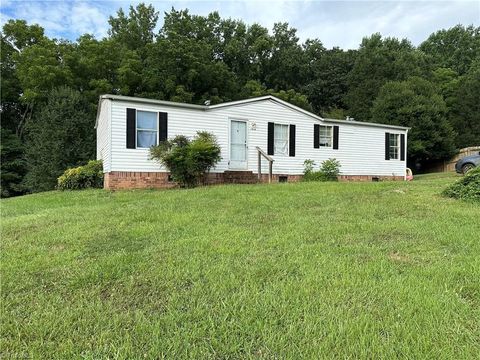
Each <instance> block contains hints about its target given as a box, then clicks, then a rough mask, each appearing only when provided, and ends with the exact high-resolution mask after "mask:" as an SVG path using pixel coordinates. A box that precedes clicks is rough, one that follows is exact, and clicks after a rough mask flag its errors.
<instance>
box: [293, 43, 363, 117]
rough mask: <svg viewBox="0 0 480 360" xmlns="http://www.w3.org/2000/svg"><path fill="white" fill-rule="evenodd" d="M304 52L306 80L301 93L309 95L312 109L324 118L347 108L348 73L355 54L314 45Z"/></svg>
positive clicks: (306, 48)
mask: <svg viewBox="0 0 480 360" xmlns="http://www.w3.org/2000/svg"><path fill="white" fill-rule="evenodd" d="M312 47H313V49H312ZM305 52H306V62H305V65H304V67H305V69H304V71H305V75H304V77H305V79H306V80H305V85H304V86H303V88H302V92H303V93H304V94H306V95H307V96H308V100H309V101H310V103H311V104H312V107H313V110H315V111H316V112H317V113H320V114H322V115H325V114H326V113H330V112H332V111H335V110H337V111H338V109H346V108H347V104H346V103H345V94H346V92H347V90H348V74H349V73H350V72H351V71H352V68H353V65H354V63H355V56H356V51H354V50H349V51H343V50H341V49H339V48H333V49H331V50H325V49H323V46H320V44H319V43H317V42H314V43H312V42H307V43H306V44H305Z"/></svg>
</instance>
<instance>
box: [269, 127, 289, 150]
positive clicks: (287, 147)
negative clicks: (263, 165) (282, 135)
mask: <svg viewBox="0 0 480 360" xmlns="http://www.w3.org/2000/svg"><path fill="white" fill-rule="evenodd" d="M277 126H281V127H286V128H287V138H286V140H284V139H281V141H286V143H287V145H286V149H287V150H286V153H278V152H277V140H278V141H280V139H277V137H276V136H275V134H276V131H275V128H276V127H277ZM289 152H290V124H284V123H273V155H274V156H289Z"/></svg>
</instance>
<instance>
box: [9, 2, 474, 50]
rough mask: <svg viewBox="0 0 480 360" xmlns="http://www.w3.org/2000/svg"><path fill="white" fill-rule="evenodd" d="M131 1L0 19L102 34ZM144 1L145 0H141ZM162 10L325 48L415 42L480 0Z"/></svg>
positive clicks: (62, 32) (54, 6) (163, 6)
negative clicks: (287, 33) (374, 37)
mask: <svg viewBox="0 0 480 360" xmlns="http://www.w3.org/2000/svg"><path fill="white" fill-rule="evenodd" d="M139 2H140V0H132V1H129V2H127V1H120V2H114V1H73V2H58V1H36V2H33V1H7V2H6V1H5V0H2V4H1V9H0V15H1V17H2V19H1V22H2V23H4V22H5V21H6V19H8V18H12V17H13V18H19V19H25V20H27V21H28V22H29V23H38V24H40V25H41V26H43V27H44V28H45V31H46V33H47V35H49V36H54V37H65V38H68V39H71V40H74V39H76V38H77V37H78V36H80V35H82V34H83V33H90V34H93V35H95V36H96V37H103V36H105V35H106V34H107V29H108V17H109V15H112V14H114V13H115V11H116V10H117V9H118V8H119V7H123V8H124V9H125V10H126V11H128V7H129V5H130V4H133V5H135V4H137V3H139ZM146 2H147V3H148V1H146ZM150 3H152V4H153V5H154V6H155V8H156V9H157V11H159V15H160V19H159V23H160V24H159V26H160V25H161V24H162V23H163V13H164V12H165V11H169V10H170V9H171V7H172V6H174V7H175V8H176V9H184V8H189V9H190V12H191V13H192V14H200V15H206V14H208V13H210V12H212V11H216V10H217V11H219V13H220V15H221V16H222V17H224V18H228V17H232V18H234V19H241V20H243V21H244V22H246V23H247V24H252V23H254V22H257V23H260V24H261V25H263V26H265V27H267V28H269V29H270V30H271V29H272V27H273V24H274V23H275V22H288V23H289V24H290V25H291V26H293V27H295V28H297V29H298V33H297V34H298V35H299V37H300V38H301V40H302V41H304V40H306V39H307V38H319V39H320V40H321V41H322V42H323V43H324V44H325V45H326V46H327V47H332V46H339V47H342V48H357V47H358V45H359V44H360V42H361V40H362V37H364V36H368V35H371V34H372V33H374V32H380V33H381V34H382V35H384V36H395V37H398V38H405V37H406V38H408V39H410V40H411V41H412V42H413V43H414V44H415V45H418V44H419V43H420V42H421V41H423V40H425V39H426V38H427V37H428V35H430V34H431V33H432V32H434V31H437V30H439V29H442V28H449V27H451V26H454V25H456V24H464V25H469V24H475V25H477V26H478V25H479V24H480V1H383V2H381V1H376V2H375V1H308V0H304V1H285V0H280V1H261V0H255V1H254V0H251V1H181V2H174V1H150Z"/></svg>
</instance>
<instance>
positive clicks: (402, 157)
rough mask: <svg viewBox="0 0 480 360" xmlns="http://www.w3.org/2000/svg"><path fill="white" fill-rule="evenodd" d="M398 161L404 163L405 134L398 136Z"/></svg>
mask: <svg viewBox="0 0 480 360" xmlns="http://www.w3.org/2000/svg"><path fill="white" fill-rule="evenodd" d="M400 160H402V161H405V134H400Z"/></svg>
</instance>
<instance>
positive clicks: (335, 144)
mask: <svg viewBox="0 0 480 360" xmlns="http://www.w3.org/2000/svg"><path fill="white" fill-rule="evenodd" d="M333 148H334V149H335V150H338V126H336V125H335V126H334V127H333Z"/></svg>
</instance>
